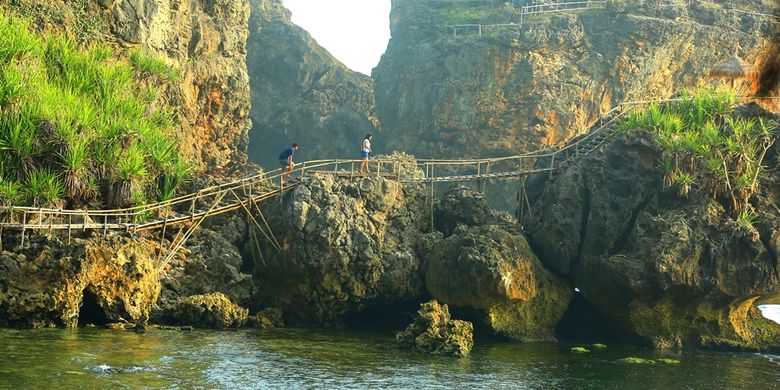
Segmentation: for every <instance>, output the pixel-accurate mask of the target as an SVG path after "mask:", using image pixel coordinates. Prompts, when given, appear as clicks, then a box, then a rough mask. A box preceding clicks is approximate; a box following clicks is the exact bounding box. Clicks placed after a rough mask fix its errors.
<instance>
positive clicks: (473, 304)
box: [425, 225, 573, 342]
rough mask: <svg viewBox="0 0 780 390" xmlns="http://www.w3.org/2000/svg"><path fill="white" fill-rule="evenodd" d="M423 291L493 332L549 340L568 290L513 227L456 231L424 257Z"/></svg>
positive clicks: (568, 298)
mask: <svg viewBox="0 0 780 390" xmlns="http://www.w3.org/2000/svg"><path fill="white" fill-rule="evenodd" d="M425 282H426V283H425V285H426V287H427V289H428V292H429V293H430V294H431V296H433V297H434V298H436V299H437V300H439V301H440V302H445V303H447V304H449V305H450V306H453V307H459V308H468V309H472V310H474V309H475V310H476V311H477V312H479V313H481V315H482V317H483V320H484V322H485V323H486V324H487V325H488V326H490V327H491V328H492V329H493V330H494V331H495V332H497V333H499V334H502V335H505V336H508V337H511V338H513V339H516V340H520V341H524V342H531V341H548V340H554V339H555V335H554V327H555V325H556V324H557V323H558V321H559V320H560V319H561V318H562V317H563V314H564V312H565V311H566V308H567V307H568V305H569V303H570V302H571V299H572V294H573V293H572V290H573V289H572V287H571V286H570V285H569V284H568V283H567V282H566V281H564V280H563V279H562V278H561V277H559V276H555V275H553V274H552V273H550V271H548V270H546V269H545V268H544V267H543V266H542V263H541V262H540V261H539V259H538V258H537V257H536V255H534V253H533V251H532V250H531V248H530V247H529V246H528V242H527V241H526V239H525V237H524V236H523V234H522V232H521V231H520V230H519V228H518V227H517V226H516V225H514V226H513V225H485V226H478V227H471V228H466V229H463V230H461V231H459V232H456V233H455V234H453V235H452V236H450V237H448V238H447V239H445V240H443V241H441V242H440V243H439V244H438V245H436V246H435V247H434V248H433V250H432V252H431V254H430V255H429V256H428V269H427V272H426V274H425Z"/></svg>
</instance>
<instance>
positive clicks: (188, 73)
mask: <svg viewBox="0 0 780 390" xmlns="http://www.w3.org/2000/svg"><path fill="white" fill-rule="evenodd" d="M5 7H8V8H10V9H11V10H12V11H13V12H14V13H15V14H17V15H22V16H26V17H30V18H32V19H33V20H34V22H35V24H36V25H37V26H38V27H39V28H41V29H57V30H65V31H67V32H69V33H70V35H72V36H74V37H75V38H76V39H77V40H78V41H80V42H82V43H100V42H102V43H107V44H109V45H112V46H115V47H116V48H117V49H119V51H125V50H131V49H141V50H143V51H145V52H148V53H150V54H153V55H156V56H158V57H160V58H162V59H163V60H164V61H165V62H166V63H167V64H168V65H170V66H171V67H173V68H174V69H176V70H177V71H178V72H179V73H180V74H181V78H180V79H179V80H178V82H177V83H175V85H172V86H170V87H168V90H167V91H165V93H164V96H161V97H158V98H159V99H162V100H164V101H166V102H168V103H169V104H171V105H173V106H174V107H175V109H176V110H177V113H176V114H177V115H176V116H177V117H178V120H179V122H180V124H181V131H182V132H181V140H182V141H186V142H182V146H181V148H182V151H183V153H184V154H185V155H187V156H188V157H189V158H190V159H191V160H192V162H193V163H194V164H195V165H196V166H199V167H201V168H202V167H205V166H212V167H213V166H220V165H225V164H227V163H229V162H231V161H243V160H245V159H246V149H247V145H248V136H247V133H248V130H249V127H250V126H251V123H250V121H249V117H248V116H249V107H250V99H249V76H248V74H247V68H246V40H247V36H248V30H247V26H248V23H249V3H248V0H199V1H181V0H95V1H90V0H81V1H61V0H56V1H43V0H13V1H11V2H9V3H8V4H7V5H5Z"/></svg>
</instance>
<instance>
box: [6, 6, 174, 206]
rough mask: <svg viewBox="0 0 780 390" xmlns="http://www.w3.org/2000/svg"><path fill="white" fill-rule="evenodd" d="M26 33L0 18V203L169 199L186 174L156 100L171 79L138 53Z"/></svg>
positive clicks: (168, 114)
mask: <svg viewBox="0 0 780 390" xmlns="http://www.w3.org/2000/svg"><path fill="white" fill-rule="evenodd" d="M29 28H30V24H29V22H27V21H25V20H23V19H21V18H18V17H15V18H9V17H7V16H2V15H0V152H2V153H0V168H2V170H0V177H2V178H3V179H2V182H0V202H2V204H5V205H31V206H36V207H46V206H49V205H55V204H56V205H60V206H63V205H70V206H73V207H83V206H86V205H89V206H91V207H104V206H117V205H118V204H119V203H122V204H123V205H132V204H139V203H143V202H147V201H153V200H157V199H162V197H158V194H160V193H161V192H162V193H164V195H165V197H172V196H173V194H175V193H176V191H177V190H178V188H179V187H180V185H181V184H182V183H183V182H184V181H186V180H187V177H188V174H189V169H188V164H187V162H186V161H185V160H184V159H183V157H182V156H181V155H180V153H179V140H178V139H177V137H176V136H175V134H176V130H177V126H178V123H177V122H176V120H175V117H176V114H175V111H174V110H173V109H172V108H171V107H170V106H169V105H168V104H167V103H165V102H162V101H160V100H161V99H158V97H159V96H161V94H160V92H159V89H160V88H161V87H162V86H163V85H164V84H165V83H168V82H170V81H171V80H174V79H175V76H176V75H177V72H176V71H175V70H173V69H172V68H171V67H169V66H167V65H165V64H163V63H162V62H161V61H159V60H156V59H154V58H153V57H150V56H147V55H143V54H141V53H140V52H133V54H132V55H131V57H132V58H130V59H126V58H120V57H117V56H116V54H115V52H114V50H113V49H112V48H110V47H108V46H105V45H98V46H92V47H81V46H79V45H78V44H76V42H75V41H73V40H72V39H70V38H67V37H64V36H59V35H50V36H43V37H36V36H35V35H33V34H31V33H30V30H29ZM160 178H170V179H165V180H161V179H160ZM158 186H164V188H163V189H162V191H160V190H161V189H160V188H158ZM112 203H113V204H112Z"/></svg>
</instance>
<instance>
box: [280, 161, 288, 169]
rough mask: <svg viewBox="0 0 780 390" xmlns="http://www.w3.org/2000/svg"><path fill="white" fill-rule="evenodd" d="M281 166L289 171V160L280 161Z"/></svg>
mask: <svg viewBox="0 0 780 390" xmlns="http://www.w3.org/2000/svg"><path fill="white" fill-rule="evenodd" d="M279 166H280V167H282V169H287V167H289V166H290V164H289V163H287V160H279Z"/></svg>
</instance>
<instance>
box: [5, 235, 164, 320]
mask: <svg viewBox="0 0 780 390" xmlns="http://www.w3.org/2000/svg"><path fill="white" fill-rule="evenodd" d="M25 245H29V246H27V247H26V248H25V249H23V250H19V251H16V252H8V251H4V252H2V254H0V326H14V327H53V326H69V327H72V326H76V325H78V324H79V323H82V324H86V323H95V324H96V325H105V324H108V323H129V324H133V325H139V326H143V325H145V324H146V321H147V320H148V319H149V313H150V310H151V309H152V306H153V305H154V303H155V302H156V301H157V297H158V295H159V293H160V282H159V277H158V272H157V267H156V263H155V260H156V258H157V256H156V251H155V243H153V242H150V241H146V240H130V239H124V238H115V237H113V238H108V239H102V238H94V239H89V240H82V239H77V240H75V241H74V242H73V243H72V245H66V244H64V243H62V242H60V241H59V240H58V239H56V238H55V237H49V238H43V237H41V236H39V235H37V234H32V235H30V236H29V237H28V242H27V243H26V244H25ZM80 317H81V318H80Z"/></svg>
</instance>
